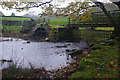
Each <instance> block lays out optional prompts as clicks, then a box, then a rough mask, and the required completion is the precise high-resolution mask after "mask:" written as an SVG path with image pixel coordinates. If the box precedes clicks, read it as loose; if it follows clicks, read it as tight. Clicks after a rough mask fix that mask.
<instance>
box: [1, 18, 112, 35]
mask: <svg viewBox="0 0 120 80" xmlns="http://www.w3.org/2000/svg"><path fill="white" fill-rule="evenodd" d="M0 19H3V20H19V21H22V22H23V21H24V20H30V19H31V18H27V17H0ZM33 19H34V20H36V21H38V20H39V18H33ZM40 21H42V19H40ZM46 22H48V20H47V19H46ZM67 22H68V20H67V18H57V19H50V24H49V25H50V26H51V27H52V28H60V27H61V28H63V27H64V26H66V25H67ZM3 26H4V28H5V33H9V32H17V33H18V32H19V31H20V30H21V29H22V27H23V26H7V25H3ZM79 29H80V30H85V29H86V28H79ZM95 29H96V30H114V28H113V27H104V28H101V27H97V28H95Z"/></svg>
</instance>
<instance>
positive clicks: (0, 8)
mask: <svg viewBox="0 0 120 80" xmlns="http://www.w3.org/2000/svg"><path fill="white" fill-rule="evenodd" d="M44 1H45V0H44ZM46 1H49V0H46ZM74 1H75V0H64V2H63V3H60V5H61V6H62V7H66V6H67V5H68V3H70V2H74ZM82 1H84V0H82ZM98 1H101V2H109V0H98ZM55 3H56V2H55V0H53V2H52V4H55ZM0 11H2V13H3V14H4V15H6V16H10V15H11V13H15V15H16V16H22V15H24V14H26V13H29V12H32V11H36V12H37V13H36V14H39V13H41V11H42V9H41V7H38V8H30V9H29V10H28V11H25V10H24V11H22V12H17V11H16V9H12V10H5V9H2V7H1V6H0Z"/></svg>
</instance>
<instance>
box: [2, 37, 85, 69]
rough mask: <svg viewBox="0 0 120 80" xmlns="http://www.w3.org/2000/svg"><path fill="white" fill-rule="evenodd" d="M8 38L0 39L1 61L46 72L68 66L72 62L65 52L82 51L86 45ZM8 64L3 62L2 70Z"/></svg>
mask: <svg viewBox="0 0 120 80" xmlns="http://www.w3.org/2000/svg"><path fill="white" fill-rule="evenodd" d="M8 39H9V40H10V39H11V38H10V37H4V38H2V40H3V41H1V42H0V45H1V47H2V60H3V59H4V60H13V62H14V63H15V64H17V66H21V67H23V68H26V67H27V68H30V65H32V67H34V68H40V67H44V68H45V69H46V70H51V69H53V70H55V69H58V68H60V66H63V67H65V66H68V65H69V64H68V63H71V62H73V61H74V60H73V59H72V58H71V56H70V55H68V54H67V53H66V50H72V49H84V48H85V47H87V44H86V43H85V42H84V41H81V42H78V43H71V42H57V43H54V42H32V41H30V43H26V42H27V40H23V39H20V38H12V40H11V41H7V40H8ZM9 64H10V63H8V62H4V63H3V64H2V68H5V67H8V65H9Z"/></svg>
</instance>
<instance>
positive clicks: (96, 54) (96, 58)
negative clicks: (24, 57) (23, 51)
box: [3, 41, 120, 79]
mask: <svg viewBox="0 0 120 80" xmlns="http://www.w3.org/2000/svg"><path fill="white" fill-rule="evenodd" d="M90 46H91V52H90V53H85V52H83V54H81V55H77V56H74V59H76V61H74V62H73V63H71V64H70V65H69V66H67V67H63V66H61V69H58V70H56V71H54V70H51V71H50V70H49V71H47V70H45V69H44V68H41V69H34V68H33V67H32V65H31V68H30V69H27V68H26V69H23V68H16V65H15V64H13V65H11V66H9V67H8V68H6V69H3V78H15V79H21V78H27V79H33V78H43V79H46V78H52V79H55V78H61V79H63V78H64V79H66V78H69V79H73V78H115V79H117V78H119V77H120V75H119V69H120V67H119V54H118V42H116V41H114V42H111V41H109V42H108V41H107V42H106V41H103V42H98V43H96V44H95V43H94V44H90Z"/></svg>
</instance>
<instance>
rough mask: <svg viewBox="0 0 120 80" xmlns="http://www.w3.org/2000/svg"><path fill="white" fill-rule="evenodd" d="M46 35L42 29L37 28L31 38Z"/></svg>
mask: <svg viewBox="0 0 120 80" xmlns="http://www.w3.org/2000/svg"><path fill="white" fill-rule="evenodd" d="M47 35H48V32H47V31H46V30H45V29H44V28H40V27H39V28H37V29H36V30H35V31H34V33H33V36H35V37H46V36H47Z"/></svg>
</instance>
